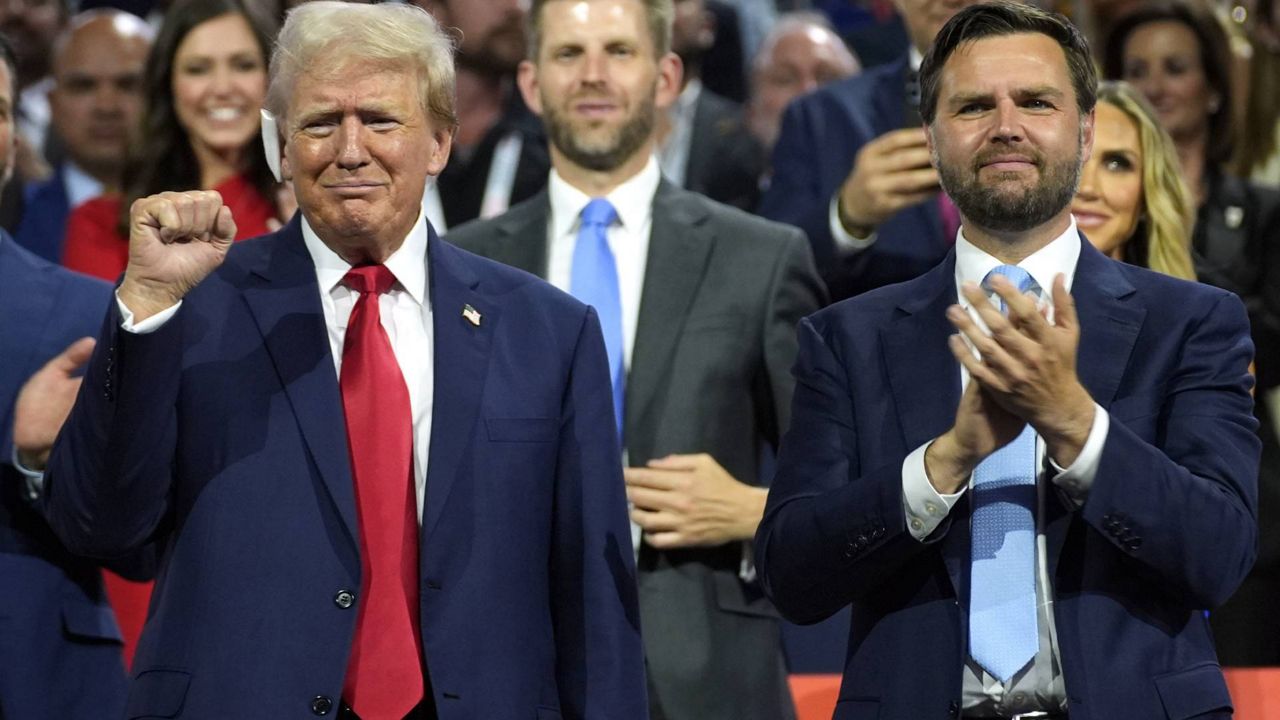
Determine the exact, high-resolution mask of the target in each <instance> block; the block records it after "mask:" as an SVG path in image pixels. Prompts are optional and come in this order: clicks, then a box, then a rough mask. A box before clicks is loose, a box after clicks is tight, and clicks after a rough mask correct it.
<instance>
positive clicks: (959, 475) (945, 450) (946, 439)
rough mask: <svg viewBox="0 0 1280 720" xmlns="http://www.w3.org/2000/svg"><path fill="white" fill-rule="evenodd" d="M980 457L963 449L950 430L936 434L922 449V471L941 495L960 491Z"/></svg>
mask: <svg viewBox="0 0 1280 720" xmlns="http://www.w3.org/2000/svg"><path fill="white" fill-rule="evenodd" d="M980 461H981V458H976V457H973V456H972V454H971V453H967V452H965V451H964V450H963V448H962V447H961V446H960V443H958V442H957V441H956V439H955V436H954V435H953V434H952V432H951V431H948V432H946V433H943V434H942V435H940V436H938V438H937V439H936V440H934V441H933V442H931V443H929V447H928V448H926V449H925V451H924V471H925V475H926V476H928V478H929V484H931V485H933V489H934V490H937V491H938V492H939V493H941V494H943V495H954V494H955V493H958V492H960V490H962V489H963V488H964V486H965V485H967V484H968V482H969V476H970V475H972V474H973V469H974V468H975V467H977V466H978V463H979V462H980Z"/></svg>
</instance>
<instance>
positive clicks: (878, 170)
mask: <svg viewBox="0 0 1280 720" xmlns="http://www.w3.org/2000/svg"><path fill="white" fill-rule="evenodd" d="M939 187H940V186H939V184H938V171H937V170H935V169H934V168H933V167H932V166H931V165H930V158H929V147H928V145H927V142H926V140H925V134H924V130H923V129H921V128H908V129H906V130H894V131H893V132H889V133H885V134H884V135H881V136H880V137H878V138H876V139H875V140H872V141H871V142H869V143H867V144H866V145H863V146H862V149H861V150H859V151H858V156H857V157H856V158H855V159H854V161H853V170H852V171H850V173H849V177H847V178H846V179H845V181H844V184H843V185H841V186H840V200H839V202H838V207H839V210H840V222H841V224H843V225H844V226H845V229H846V230H849V231H850V232H852V233H854V234H856V235H868V234H870V233H871V231H872V230H874V229H875V227H876V226H877V225H879V224H880V223H882V222H884V221H885V220H888V219H889V217H890V216H892V215H893V214H894V213H896V212H898V211H899V210H902V209H903V208H907V207H911V206H912V205H916V204H918V203H921V202H924V201H925V200H928V199H929V198H931V197H933V196H934V195H935V194H936V193H937V192H938V190H939Z"/></svg>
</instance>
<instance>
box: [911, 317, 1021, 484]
mask: <svg viewBox="0 0 1280 720" xmlns="http://www.w3.org/2000/svg"><path fill="white" fill-rule="evenodd" d="M952 342H953V343H954V342H956V340H955V337H954V336H953V339H952ZM960 344H961V345H963V344H964V343H963V342H961V343H960ZM954 349H955V348H954V347H953V348H952V350H954ZM964 352H966V353H969V352H970V351H969V349H968V348H964ZM970 356H971V357H972V355H970ZM1026 424H1027V423H1026V421H1024V420H1023V419H1022V418H1019V417H1018V416H1016V415H1014V414H1013V413H1010V412H1009V411H1008V410H1006V409H1004V408H1003V407H1002V406H1001V405H1000V403H998V402H996V401H995V399H994V398H993V397H992V396H991V393H989V392H987V391H986V390H984V389H983V388H982V385H981V384H980V383H976V382H973V381H970V382H969V384H968V386H966V387H965V389H964V394H963V395H961V396H960V405H959V406H958V407H957V408H956V423H955V425H953V426H952V427H951V429H950V430H948V431H947V432H946V433H944V434H943V435H942V436H940V437H939V438H938V439H937V440H934V441H933V443H932V444H931V445H929V449H928V450H925V453H924V469H925V474H926V475H927V476H928V477H929V482H930V484H932V485H933V488H934V489H935V490H937V491H938V492H939V493H942V494H943V495H952V494H955V493H957V492H960V490H961V488H963V487H964V486H965V485H966V484H967V483H968V482H969V476H970V475H971V474H973V469H974V468H976V467H977V466H978V463H980V462H982V461H983V460H984V459H986V457H987V456H988V455H990V454H991V453H993V452H995V451H996V450H999V449H1000V448H1002V447H1004V446H1005V445H1008V444H1009V443H1011V442H1013V440H1014V438H1016V437H1018V434H1019V433H1021V432H1022V428H1024V427H1025V426H1026Z"/></svg>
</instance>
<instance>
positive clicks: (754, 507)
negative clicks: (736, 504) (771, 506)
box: [737, 484, 769, 540]
mask: <svg viewBox="0 0 1280 720" xmlns="http://www.w3.org/2000/svg"><path fill="white" fill-rule="evenodd" d="M743 488H744V490H745V492H743V495H742V501H743V504H742V514H741V518H742V524H741V527H740V528H739V532H738V537H737V539H738V540H751V539H753V538H755V536H756V529H757V528H759V527H760V520H761V519H763V518H764V506H765V502H766V501H767V500H768V499H769V490H768V488H762V487H756V486H754V485H746V484H744V485H743Z"/></svg>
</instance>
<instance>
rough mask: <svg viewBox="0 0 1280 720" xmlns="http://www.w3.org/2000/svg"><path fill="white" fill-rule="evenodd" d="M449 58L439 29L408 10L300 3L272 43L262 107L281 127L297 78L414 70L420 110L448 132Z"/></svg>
mask: <svg viewBox="0 0 1280 720" xmlns="http://www.w3.org/2000/svg"><path fill="white" fill-rule="evenodd" d="M453 52H454V44H453V41H452V39H450V37H449V36H448V35H446V34H445V33H444V31H442V30H441V29H440V24H439V23H437V22H436V20H435V18H433V17H431V14H430V13H428V12H427V11H426V10H423V9H421V8H419V7H416V6H414V5H402V4H392V3H387V4H381V5H362V4H357V3H348V2H339V1H338V0H316V2H308V3H304V4H302V5H299V6H298V7H296V8H294V9H293V10H290V11H289V14H288V16H287V17H286V18H285V21H284V27H283V28H281V30H280V35H279V36H278V37H277V38H276V46H275V50H274V51H273V52H272V53H271V68H270V84H269V85H268V87H267V98H266V102H265V105H266V108H267V110H268V111H270V112H271V113H272V114H273V115H275V116H276V117H277V118H280V120H281V123H282V125H283V124H284V122H285V119H286V118H287V116H288V114H289V100H290V98H291V97H292V96H293V88H294V85H296V84H297V81H298V77H299V76H300V75H302V74H304V73H312V72H317V71H318V69H320V70H323V71H330V72H331V71H334V70H338V69H341V68H342V67H344V66H346V65H347V64H349V63H352V62H360V61H374V62H379V63H386V64H389V65H405V66H408V67H411V68H412V69H413V70H415V71H416V72H417V75H418V96H419V98H420V99H421V101H422V104H423V109H424V110H425V111H426V112H427V114H428V115H429V116H431V117H432V118H434V119H435V120H436V121H437V122H439V123H441V124H442V125H443V126H444V127H446V128H449V129H453V128H455V127H457V125H458V116H457V111H456V109H455V107H454V70H453Z"/></svg>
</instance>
